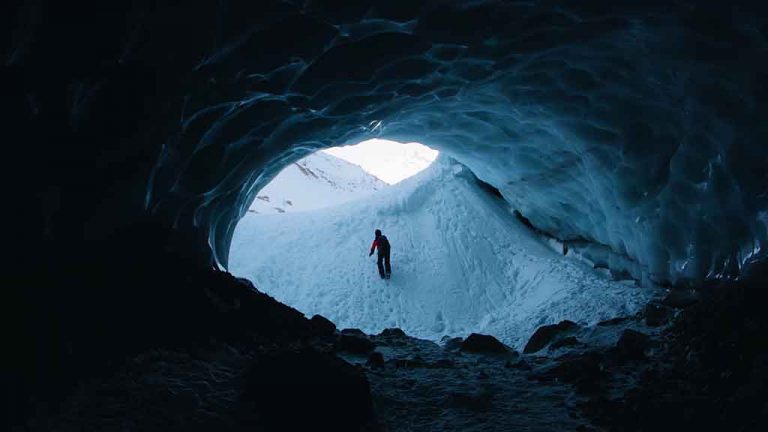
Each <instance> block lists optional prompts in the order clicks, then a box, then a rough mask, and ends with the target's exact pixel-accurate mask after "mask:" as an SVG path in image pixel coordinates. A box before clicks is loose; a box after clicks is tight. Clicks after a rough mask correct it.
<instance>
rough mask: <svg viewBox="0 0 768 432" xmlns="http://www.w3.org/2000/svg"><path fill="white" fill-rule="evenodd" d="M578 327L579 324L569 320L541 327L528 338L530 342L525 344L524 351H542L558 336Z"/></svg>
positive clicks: (528, 352)
mask: <svg viewBox="0 0 768 432" xmlns="http://www.w3.org/2000/svg"><path fill="white" fill-rule="evenodd" d="M578 327H579V325H578V324H576V323H575V322H573V321H568V320H564V321H560V322H559V323H557V324H551V325H545V326H542V327H539V328H538V329H537V330H536V332H534V333H533V336H531V338H530V339H529V340H528V343H527V344H525V348H524V349H523V352H524V353H525V354H531V353H535V352H538V351H541V349H542V348H544V347H545V346H547V345H548V344H549V343H551V342H552V341H553V340H555V338H556V337H558V336H560V335H562V334H564V333H567V332H570V331H573V330H575V329H577V328H578Z"/></svg>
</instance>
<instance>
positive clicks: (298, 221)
mask: <svg viewBox="0 0 768 432" xmlns="http://www.w3.org/2000/svg"><path fill="white" fill-rule="evenodd" d="M376 228H380V229H381V230H382V231H383V232H384V234H385V235H386V236H387V237H388V238H389V240H390V243H391V245H392V267H393V269H392V279H391V280H389V281H385V280H382V279H380V277H379V275H378V272H377V270H376V259H375V258H376V255H375V254H374V256H373V257H369V256H368V252H369V248H370V246H371V242H372V240H373V231H374V230H375V229H376ZM264 248H268V249H269V251H270V253H268V254H265V253H263V250H264ZM230 271H232V273H234V274H236V275H238V276H242V277H246V278H248V279H251V280H252V281H253V282H254V283H255V284H256V285H257V286H258V288H259V289H261V290H263V291H265V292H267V293H269V294H270V295H273V296H274V297H275V298H277V299H278V300H280V301H282V302H284V303H286V304H288V305H291V306H293V307H295V308H297V309H299V310H300V311H302V312H303V313H305V314H306V315H307V316H311V315H313V314H321V315H323V316H326V317H328V318H329V319H331V320H333V321H334V322H335V323H336V324H337V325H338V326H340V327H342V328H343V327H356V328H360V329H362V330H364V331H366V332H371V333H373V332H378V331H380V330H382V329H384V328H387V327H399V328H402V329H403V330H405V331H406V332H407V333H409V334H411V335H414V336H417V337H422V338H428V339H432V340H439V339H440V338H441V337H443V336H445V335H451V336H465V335H467V334H469V333H471V332H480V333H486V334H492V335H495V336H497V337H499V338H500V339H501V340H503V341H504V342H506V343H508V344H510V345H512V346H515V347H517V348H520V347H521V346H522V345H523V344H524V343H525V341H526V340H527V338H528V337H529V336H530V335H531V334H532V333H533V332H534V331H535V329H536V328H537V327H538V326H540V325H543V324H550V323H554V322H558V321H560V320H563V319H570V320H573V321H577V322H580V323H583V324H595V323H596V322H598V321H600V320H603V319H606V318H611V317H615V316H623V315H629V314H633V313H635V312H636V311H638V310H639V309H640V308H641V307H642V306H644V305H645V303H646V302H647V300H648V299H649V298H650V297H651V296H653V295H654V290H652V289H647V288H639V287H637V286H636V285H635V284H634V283H631V282H630V283H627V282H626V281H613V280H611V278H610V276H608V275H606V274H604V273H601V272H598V271H596V270H594V269H593V268H591V267H589V266H588V265H587V264H585V263H584V262H583V261H579V260H575V259H571V258H569V257H568V256H563V255H562V253H559V252H556V251H555V250H553V248H552V247H550V246H548V245H547V244H546V242H544V241H542V240H541V239H539V238H538V237H537V235H536V234H535V233H533V232H531V231H530V229H529V228H528V227H526V226H525V225H523V224H522V223H521V222H519V221H518V220H517V219H516V218H514V217H513V216H512V214H511V211H510V209H509V208H508V207H507V206H506V202H505V201H504V200H502V199H500V198H498V197H497V196H495V195H493V194H491V193H489V192H487V191H486V190H485V189H483V188H482V187H481V186H480V184H479V182H478V181H477V179H476V178H475V176H474V174H473V173H472V172H471V171H470V170H469V169H468V168H466V167H465V166H464V165H461V164H459V163H457V162H455V161H454V160H453V159H451V158H449V157H445V156H440V157H439V158H438V159H437V161H436V162H435V163H434V164H433V165H432V166H430V167H429V168H428V169H426V170H425V171H423V172H421V173H420V174H418V175H416V176H414V177H411V178H409V179H407V180H405V181H403V182H401V183H399V184H397V185H394V186H391V187H389V188H386V189H383V190H380V191H378V192H376V193H374V194H372V195H370V196H368V197H367V198H363V199H361V200H357V201H352V202H348V203H345V204H342V205H339V206H334V207H329V208H325V209H322V210H318V211H313V212H304V213H300V214H277V215H257V214H252V213H248V214H246V215H245V217H244V218H243V219H242V220H241V222H240V223H239V225H238V226H237V228H236V230H235V233H234V237H233V242H232V247H231V251H230Z"/></svg>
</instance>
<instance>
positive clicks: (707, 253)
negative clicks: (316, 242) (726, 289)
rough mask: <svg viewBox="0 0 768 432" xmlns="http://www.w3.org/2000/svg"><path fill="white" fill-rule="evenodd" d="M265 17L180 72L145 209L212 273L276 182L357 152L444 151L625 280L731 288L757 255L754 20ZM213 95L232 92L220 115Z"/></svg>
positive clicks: (581, 10) (536, 8)
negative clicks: (181, 83)
mask: <svg viewBox="0 0 768 432" xmlns="http://www.w3.org/2000/svg"><path fill="white" fill-rule="evenodd" d="M270 4H271V3H270ZM277 4H278V3H275V5H277ZM275 5H272V6H271V7H268V6H264V7H263V8H264V10H263V11H261V13H259V14H255V13H254V14H253V15H254V16H259V17H260V18H258V19H256V18H254V22H253V23H250V24H249V25H248V26H247V27H246V28H244V29H239V30H238V31H236V30H235V29H234V28H233V29H230V32H231V33H233V34H232V36H231V37H230V38H222V39H221V40H222V41H225V42H222V43H221V44H220V45H219V48H218V49H216V50H212V51H210V52H209V55H208V56H206V57H205V58H204V60H202V61H201V62H199V63H198V64H197V65H196V67H195V69H194V72H193V73H192V72H191V73H192V76H193V79H192V80H193V81H194V83H195V87H194V88H189V89H188V91H189V92H190V93H189V94H188V95H187V96H186V101H187V102H186V103H185V105H184V111H183V116H182V119H183V120H182V123H181V124H180V130H179V131H178V134H177V135H176V136H175V137H174V138H173V139H172V140H171V141H170V142H169V145H167V146H166V147H165V151H164V152H163V154H162V155H161V157H160V158H159V162H158V164H157V166H156V169H155V171H154V174H153V179H152V182H151V183H150V185H149V186H150V187H149V192H148V194H147V201H146V203H147V205H148V208H149V209H150V210H151V211H152V212H154V213H155V214H161V215H162V214H168V215H169V216H170V217H172V218H173V220H174V223H175V226H177V227H180V228H181V229H186V228H183V227H187V226H192V227H196V228H194V229H202V230H204V231H205V232H207V234H208V235H207V237H208V241H207V242H208V244H209V245H210V246H211V247H212V252H213V254H214V257H215V259H216V260H217V261H218V262H219V263H221V264H222V265H226V263H227V251H228V249H229V242H230V239H231V234H232V232H233V230H234V227H235V225H236V223H237V221H238V219H239V218H240V217H242V215H243V214H244V213H245V211H246V209H247V208H248V207H249V206H250V204H251V202H252V201H253V200H254V199H255V197H256V194H257V191H258V190H259V189H261V188H262V187H263V186H264V185H265V184H267V183H268V181H269V179H271V178H272V177H274V175H275V174H276V173H277V172H278V171H279V170H280V169H281V168H283V167H284V166H286V165H287V164H289V163H290V162H292V161H295V160H297V159H299V158H300V157H302V156H304V155H306V154H307V153H309V152H311V151H312V150H315V149H318V148H323V147H330V146H333V145H340V144H348V143H351V142H356V141H360V140H362V139H365V138H370V137H382V138H390V139H396V140H398V141H419V142H423V143H424V144H427V145H429V146H430V147H433V148H435V149H438V150H440V151H442V152H445V153H446V154H448V155H450V156H452V157H454V158H455V159H456V160H458V161H460V162H461V163H463V164H465V165H466V166H468V167H470V168H471V169H472V171H473V172H474V173H475V174H476V175H477V176H478V177H479V178H481V179H482V180H484V181H486V182H488V183H490V184H492V185H493V186H495V187H496V188H498V189H499V190H500V191H501V192H502V193H503V195H504V197H505V199H506V200H507V201H508V202H509V203H510V205H511V206H512V207H513V208H514V209H516V210H518V211H519V212H520V213H521V214H522V215H523V216H524V217H526V218H527V219H528V220H530V222H531V223H532V224H533V225H534V226H536V227H537V228H539V229H541V230H542V231H544V232H546V233H548V234H550V235H552V236H553V237H556V238H558V239H560V240H566V241H572V242H574V243H575V244H579V245H581V246H582V247H581V250H582V251H583V253H585V254H594V256H592V258H593V259H594V260H597V261H603V262H607V263H608V264H609V265H615V266H620V267H622V268H623V269H625V270H627V271H628V272H630V273H631V274H633V276H634V277H636V278H640V279H646V280H647V279H649V280H653V281H659V282H671V283H675V282H685V281H686V280H700V279H702V278H706V277H720V276H724V275H736V274H738V272H739V269H740V267H741V266H742V265H743V264H744V263H746V262H748V261H749V260H750V259H752V258H754V257H756V256H758V255H761V254H762V253H763V251H764V248H763V245H764V243H765V241H766V214H767V213H766V212H767V211H768V205H767V204H766V200H767V199H766V195H765V184H766V176H767V175H768V174H766V170H765V166H766V160H767V157H766V156H767V155H766V152H768V147H766V146H765V145H763V143H764V142H765V138H766V126H765V124H766V123H765V122H764V121H763V119H764V116H763V115H761V113H764V112H765V110H764V108H765V107H764V105H765V100H768V98H766V90H765V88H766V87H765V86H764V85H763V84H761V82H762V81H763V78H761V77H762V76H763V75H761V74H763V73H764V72H765V70H766V67H765V66H766V65H765V61H766V60H764V59H765V58H766V56H765V55H758V54H756V53H758V52H760V53H762V54H764V52H765V44H764V40H763V39H761V38H760V37H759V34H760V33H759V32H757V31H756V30H754V29H756V28H759V25H758V24H755V25H754V26H752V27H750V26H748V25H747V26H742V27H735V26H734V24H733V22H732V21H731V18H733V17H734V16H735V15H733V14H738V17H739V19H740V20H741V21H740V22H744V23H749V22H751V20H750V17H749V14H748V13H747V9H743V10H739V11H738V12H736V11H734V12H732V15H728V14H721V13H719V11H718V10H716V9H712V8H709V7H707V6H703V5H694V4H686V3H685V2H679V3H675V5H674V6H666V7H662V6H660V5H657V4H655V3H653V4H648V5H645V4H640V3H636V2H629V3H615V2H599V1H598V2H586V3H584V4H582V3H581V2H579V3H569V4H568V5H567V6H565V5H561V6H557V7H554V6H552V5H550V4H549V3H508V2H500V1H480V2H440V3H434V4H433V3H431V2H423V3H422V2H374V3H372V4H366V3H360V7H351V6H349V5H345V6H344V7H343V8H338V9H336V8H330V7H327V5H326V6H323V3H322V2H319V3H318V2H313V3H312V5H311V6H307V7H306V8H300V7H298V6H297V5H294V4H293V3H292V2H284V3H279V5H280V7H277V6H275ZM222 13H223V12H222ZM227 16H228V15H227ZM297 27H301V28H302V31H301V32H296V31H294V30H292V29H295V28H297ZM715 28H717V29H720V30H718V31H719V32H720V33H718V34H717V37H716V38H712V37H708V36H704V34H703V33H702V32H710V33H711V32H712V31H714V30H713V29H715ZM287 29H291V30H287ZM735 48H738V49H735ZM214 88H220V90H217V91H218V92H221V91H223V89H228V91H230V94H232V96H230V97H228V98H225V99H224V100H219V101H216V102H214V101H212V100H211V97H212V96H211V95H212V91H213V89H214ZM235 90H240V91H241V93H239V94H238V93H232V92H234V91H235ZM235 94H237V95H238V96H236V98H235ZM212 161H216V162H215V163H212Z"/></svg>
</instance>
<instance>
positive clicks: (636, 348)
mask: <svg viewBox="0 0 768 432" xmlns="http://www.w3.org/2000/svg"><path fill="white" fill-rule="evenodd" d="M649 342H650V339H649V337H648V335H646V334H645V333H640V332H639V331H635V330H632V329H626V330H624V332H623V333H622V334H621V337H620V338H619V341H618V342H616V346H615V348H614V350H615V353H616V354H617V355H618V357H619V358H620V359H622V360H643V359H644V358H645V350H646V349H648V345H649Z"/></svg>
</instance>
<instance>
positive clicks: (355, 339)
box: [335, 332, 376, 354]
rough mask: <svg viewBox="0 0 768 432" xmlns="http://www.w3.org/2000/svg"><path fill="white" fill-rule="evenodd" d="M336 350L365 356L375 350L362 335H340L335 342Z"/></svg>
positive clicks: (372, 344)
mask: <svg viewBox="0 0 768 432" xmlns="http://www.w3.org/2000/svg"><path fill="white" fill-rule="evenodd" d="M335 348H336V350H337V351H346V352H349V353H353V354H367V353H369V352H371V351H373V349H374V348H376V344H374V343H373V342H372V341H371V340H370V339H368V336H366V335H365V333H363V335H362V336H360V335H358V334H356V333H355V334H343V332H342V334H341V335H339V338H338V339H337V340H336V347H335Z"/></svg>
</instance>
